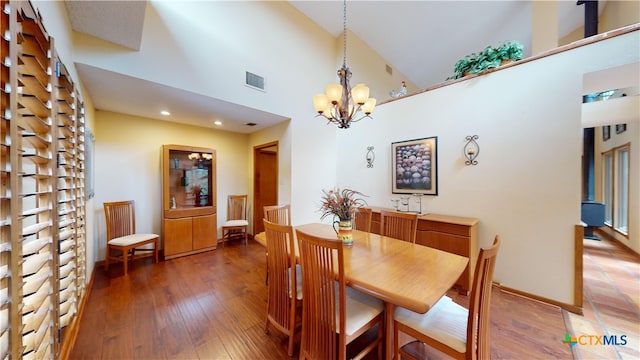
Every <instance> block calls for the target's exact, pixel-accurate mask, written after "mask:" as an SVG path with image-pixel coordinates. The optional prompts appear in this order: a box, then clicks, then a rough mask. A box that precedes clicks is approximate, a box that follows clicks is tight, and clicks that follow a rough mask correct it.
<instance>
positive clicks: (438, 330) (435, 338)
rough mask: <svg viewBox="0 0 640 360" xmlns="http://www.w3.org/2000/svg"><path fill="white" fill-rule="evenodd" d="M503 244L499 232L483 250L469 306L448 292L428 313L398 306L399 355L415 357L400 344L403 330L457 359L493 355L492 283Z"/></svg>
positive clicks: (395, 314)
mask: <svg viewBox="0 0 640 360" xmlns="http://www.w3.org/2000/svg"><path fill="white" fill-rule="evenodd" d="M499 247H500V238H499V237H498V236H496V237H495V240H494V241H493V245H492V246H491V247H489V248H487V249H481V250H480V255H479V256H478V262H477V263H476V269H475V276H474V280H473V287H472V289H471V294H470V297H469V310H467V309H466V308H464V307H462V306H460V305H458V304H456V303H455V302H453V300H451V298H450V297H448V296H444V297H442V298H441V299H440V300H439V301H438V302H437V303H436V304H435V305H434V306H433V307H432V308H431V309H430V310H429V311H427V312H426V313H425V314H418V313H415V312H412V311H409V310H407V309H404V308H401V307H396V310H395V313H394V326H393V328H394V343H395V357H396V359H400V355H402V356H403V357H408V358H411V359H415V357H414V356H413V355H411V354H410V353H409V352H407V351H405V350H404V349H403V348H400V346H399V338H400V335H399V334H400V333H401V332H402V333H405V334H407V335H409V336H411V337H413V338H415V339H417V340H418V341H421V342H423V343H425V344H427V345H429V346H431V347H433V348H435V349H436V350H438V351H441V352H444V353H446V354H447V355H449V356H452V357H454V358H456V359H474V360H475V359H489V358H490V355H491V354H490V353H491V343H490V341H489V340H490V339H489V329H490V327H491V324H490V322H489V310H490V309H491V284H492V281H493V270H494V268H495V265H496V257H497V255H498V248H499Z"/></svg>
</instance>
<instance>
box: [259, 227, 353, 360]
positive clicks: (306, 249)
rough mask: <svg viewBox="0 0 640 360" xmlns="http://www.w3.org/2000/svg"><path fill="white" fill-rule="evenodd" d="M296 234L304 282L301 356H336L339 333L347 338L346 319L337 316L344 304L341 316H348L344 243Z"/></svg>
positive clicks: (298, 232) (330, 357)
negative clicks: (337, 295) (338, 319)
mask: <svg viewBox="0 0 640 360" xmlns="http://www.w3.org/2000/svg"><path fill="white" fill-rule="evenodd" d="M296 235H297V238H298V247H299V251H300V263H301V266H302V284H303V286H302V288H303V293H302V303H303V305H302V309H303V310H302V328H303V330H302V338H301V341H300V359H335V357H336V354H337V353H338V346H339V344H338V342H337V341H336V338H337V337H336V333H337V332H339V333H340V334H341V335H340V340H339V341H341V342H343V344H344V341H345V340H344V339H343V338H344V333H345V329H344V322H337V319H336V309H337V308H338V307H339V308H340V319H344V318H345V307H346V306H345V303H346V298H345V283H344V269H343V266H340V264H342V263H343V262H344V254H343V249H342V243H341V242H339V241H337V240H335V241H332V240H329V239H322V238H319V237H316V236H313V235H310V234H307V233H304V232H301V231H299V230H297V231H296ZM269 256H271V255H269ZM336 291H338V292H339V298H336ZM345 349H346V345H345ZM341 358H343V357H341Z"/></svg>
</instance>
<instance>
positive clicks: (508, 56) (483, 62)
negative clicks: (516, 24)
mask: <svg viewBox="0 0 640 360" xmlns="http://www.w3.org/2000/svg"><path fill="white" fill-rule="evenodd" d="M522 49H523V46H522V44H520V43H519V42H517V41H515V40H511V41H505V42H503V43H501V44H500V45H499V46H497V47H493V46H491V45H489V46H487V47H486V48H484V50H482V51H481V52H478V53H472V54H470V55H467V56H465V57H463V58H462V59H460V60H458V62H456V64H455V66H454V68H453V75H452V76H449V77H448V78H447V80H453V79H460V78H461V77H464V76H466V75H470V74H478V73H481V72H484V71H487V70H489V69H491V68H496V67H498V66H500V65H501V64H503V63H508V62H511V61H517V60H521V59H522Z"/></svg>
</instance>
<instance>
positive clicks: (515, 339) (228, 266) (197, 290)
mask: <svg viewBox="0 0 640 360" xmlns="http://www.w3.org/2000/svg"><path fill="white" fill-rule="evenodd" d="M264 262H265V256H264V247H262V246H261V245H260V244H258V243H256V242H255V241H249V244H248V245H247V246H244V245H243V244H241V243H240V242H231V243H227V245H226V246H225V248H221V247H219V248H218V249H217V250H215V251H212V252H207V253H202V254H197V255H192V256H188V257H184V258H178V259H173V260H170V261H163V262H160V263H159V264H154V263H153V262H152V261H151V260H150V259H149V260H146V259H145V260H140V261H137V262H135V263H133V264H132V265H131V266H130V268H129V274H128V275H127V276H126V277H125V276H123V274H122V267H121V266H113V267H110V269H109V272H104V271H103V269H102V268H101V267H97V268H96V273H95V278H94V283H93V287H92V289H91V293H90V295H89V298H88V303H87V305H86V309H85V311H84V315H83V318H82V319H81V323H80V329H79V333H78V337H77V340H76V343H75V346H74V348H73V350H72V351H71V354H70V359H289V357H288V356H287V353H286V351H287V345H286V340H287V338H286V337H285V336H283V335H281V334H279V333H278V332H277V331H271V332H270V333H269V334H265V332H264V325H265V316H266V315H265V314H266V298H267V291H266V285H265V274H264V269H265V263H264ZM448 295H449V296H451V297H452V298H453V299H454V300H455V301H458V302H460V303H462V304H463V305H466V304H465V302H466V301H467V300H466V297H465V296H462V295H458V294H457V293H455V292H453V291H450V292H449V294H448ZM491 311H492V313H491V323H492V326H491V331H492V334H491V335H492V350H491V353H492V358H494V359H524V358H526V359H548V358H554V359H572V358H573V354H572V351H571V349H570V348H569V346H567V345H566V344H564V343H562V340H563V338H564V334H565V333H566V332H567V328H566V327H565V325H564V321H563V317H562V312H561V310H560V309H559V308H557V307H554V306H549V305H546V304H543V303H539V302H535V301H531V300H528V299H525V298H522V297H520V296H517V295H513V294H510V293H506V292H504V291H501V290H499V289H497V288H495V287H494V290H493V297H492V309H491ZM365 336H366V335H365ZM356 346H357V345H356ZM295 357H297V348H296V349H295Z"/></svg>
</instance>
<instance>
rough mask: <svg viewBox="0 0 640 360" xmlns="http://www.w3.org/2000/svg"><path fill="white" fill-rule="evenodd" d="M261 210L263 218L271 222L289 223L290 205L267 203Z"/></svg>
mask: <svg viewBox="0 0 640 360" xmlns="http://www.w3.org/2000/svg"><path fill="white" fill-rule="evenodd" d="M263 210H264V218H265V219H267V220H269V221H271V222H272V223H276V224H281V225H291V205H289V204H285V205H268V206H264V207H263Z"/></svg>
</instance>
